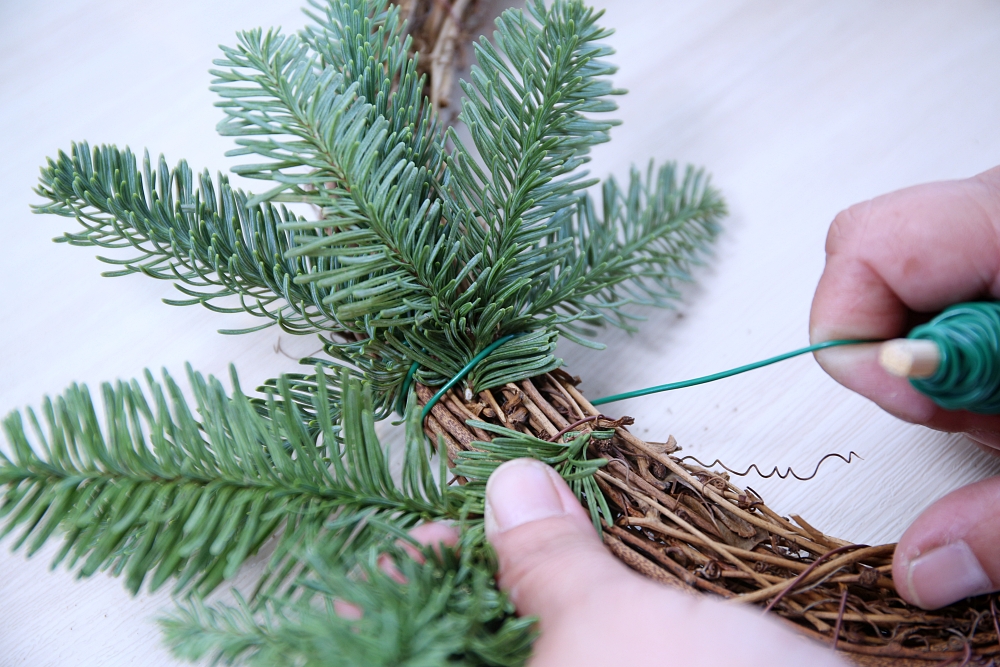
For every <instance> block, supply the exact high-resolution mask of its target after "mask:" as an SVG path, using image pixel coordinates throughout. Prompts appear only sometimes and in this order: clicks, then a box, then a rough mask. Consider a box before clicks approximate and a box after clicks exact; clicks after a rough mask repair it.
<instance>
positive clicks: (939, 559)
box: [892, 477, 1000, 609]
mask: <svg viewBox="0 0 1000 667" xmlns="http://www.w3.org/2000/svg"><path fill="white" fill-rule="evenodd" d="M892 578H893V581H895V582H896V589H897V590H898V591H899V594H900V595H901V596H903V598H905V599H906V600H907V601H908V602H911V603H912V604H915V605H917V606H919V607H923V608H924V609H936V608H938V607H943V606H945V605H947V604H951V603H952V602H957V601H958V600H961V599H963V598H967V597H970V596H973V595H980V594H983V593H990V592H992V591H996V590H1000V477H992V478H990V479H985V480H983V481H981V482H976V483H975V484H970V485H969V486H966V487H964V488H961V489H959V490H957V491H953V492H952V493H949V494H948V495H946V496H945V497H944V498H942V499H941V500H939V501H937V502H936V503H934V504H933V505H931V506H930V507H929V508H928V509H927V510H925V511H924V513H923V514H921V515H920V516H919V517H917V520H916V521H914V522H913V525H911V526H910V527H909V528H908V529H907V530H906V532H905V533H903V537H902V538H901V539H900V540H899V546H897V547H896V555H895V557H894V558H893V563H892Z"/></svg>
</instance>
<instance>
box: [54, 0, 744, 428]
mask: <svg viewBox="0 0 1000 667" xmlns="http://www.w3.org/2000/svg"><path fill="white" fill-rule="evenodd" d="M314 6H315V9H316V11H315V12H314V13H312V14H311V16H312V17H313V19H314V23H313V24H312V25H310V26H308V27H307V28H306V29H305V30H303V31H302V32H300V33H299V34H298V35H281V34H280V33H278V32H273V31H272V32H263V31H261V30H254V31H250V32H246V33H242V34H241V35H240V44H239V46H237V47H235V48H224V53H225V56H226V57H225V58H224V59H221V60H219V61H217V65H218V67H219V69H216V70H214V73H215V75H216V77H217V78H216V82H215V85H214V86H213V88H214V90H216V92H218V93H219V94H220V95H221V96H222V98H223V100H222V102H220V103H219V104H220V106H221V107H222V109H223V110H224V112H225V113H226V115H227V117H226V119H225V120H223V121H222V123H220V125H219V129H220V131H221V132H223V133H224V134H227V135H230V136H234V137H235V138H236V141H237V144H238V145H239V148H238V149H236V150H235V151H233V152H232V153H231V154H232V155H239V156H243V155H251V154H252V155H256V156H258V157H259V158H262V160H263V161H261V162H257V163H254V164H244V165H240V166H238V167H236V171H237V172H238V173H241V174H243V175H246V176H250V177H253V178H258V179H265V180H269V181H271V182H272V183H274V187H272V188H271V189H270V190H268V191H266V192H265V193H264V194H263V195H259V196H256V197H248V196H246V195H243V194H242V193H239V192H234V191H232V190H231V189H230V188H229V187H228V185H226V184H225V183H224V182H221V183H220V184H219V186H218V189H219V190H220V191H221V192H220V195H219V201H218V204H216V203H215V199H216V197H215V196H214V186H212V184H211V183H210V181H208V179H207V178H206V177H203V178H202V185H201V194H199V193H198V191H197V190H196V189H194V188H193V187H192V183H191V181H192V176H191V174H190V171H189V170H188V169H187V167H186V166H185V165H183V164H182V165H181V166H180V167H179V168H178V169H177V170H176V171H175V172H174V173H169V172H168V170H166V169H165V167H164V166H163V164H162V162H161V166H160V169H159V170H158V172H157V173H158V176H157V174H154V173H153V171H152V170H151V169H149V168H148V167H146V168H145V169H144V171H143V173H142V174H140V173H139V170H138V169H137V168H136V166H135V164H134V162H135V160H134V158H132V157H131V154H130V153H128V152H127V151H126V152H124V153H119V152H118V151H116V150H114V149H97V150H95V152H94V157H93V158H90V157H89V156H87V155H86V147H85V146H81V147H78V148H77V149H75V150H74V154H73V156H72V157H69V156H64V155H60V158H59V159H58V160H57V161H55V162H53V163H50V165H49V167H48V169H46V170H44V171H43V176H42V183H41V185H40V188H39V192H40V193H41V194H42V195H43V196H45V197H46V198H48V199H49V200H50V203H49V204H46V205H43V206H41V207H39V210H40V211H44V212H53V213H58V214H61V215H67V216H72V217H76V218H77V219H79V220H80V222H81V223H82V224H83V225H84V227H85V230H84V232H82V233H71V234H67V236H66V237H65V238H66V239H67V240H69V241H70V242H72V243H77V244H96V245H103V246H105V247H122V246H128V245H131V246H134V247H136V248H138V249H139V250H140V251H141V253H142V254H141V255H140V256H139V257H136V258H131V259H126V260H111V261H118V262H121V264H122V266H124V268H123V271H125V272H128V271H143V272H145V273H148V274H150V275H153V276H155V277H160V278H170V279H174V280H175V281H177V282H178V283H179V285H178V286H179V287H180V288H181V289H182V291H184V292H185V294H186V295H187V296H189V297H190V298H189V299H186V300H179V301H175V303H203V304H205V305H208V306H209V307H212V308H215V309H220V310H227V309H229V308H227V306H225V305H222V304H220V303H218V299H220V298H221V297H227V296H229V297H231V296H237V297H238V298H239V299H240V304H239V306H240V307H242V308H243V309H245V310H247V311H249V312H252V313H254V314H256V315H261V316H265V317H268V318H269V319H271V320H272V321H276V322H278V323H279V324H281V325H282V326H283V327H284V328H285V329H287V330H289V331H293V332H296V333H308V332H322V333H323V334H324V336H325V338H324V340H325V346H326V348H325V349H326V353H327V355H328V357H329V358H328V359H326V361H325V362H324V361H319V362H320V363H326V364H331V363H332V364H342V365H346V366H347V367H350V368H353V369H355V370H357V371H358V372H360V373H361V374H362V375H363V376H364V377H365V378H366V379H367V380H368V381H369V382H370V383H371V386H372V391H373V396H374V402H375V406H376V410H377V414H378V416H379V418H382V417H385V416H386V415H387V414H388V413H389V411H390V409H391V406H392V405H394V404H395V403H396V402H397V399H398V393H399V391H400V389H401V385H402V383H403V379H404V377H405V376H406V374H407V372H408V371H409V370H410V368H411V367H412V365H413V364H414V362H416V363H417V365H418V367H419V370H418V371H417V375H416V379H417V381H419V382H422V383H424V384H426V385H430V386H438V385H441V384H443V383H444V382H446V381H447V380H448V379H449V378H451V377H452V376H453V375H455V373H456V372H457V371H458V370H459V369H460V368H462V367H463V366H465V364H467V363H468V361H469V360H470V359H472V358H473V357H475V356H476V355H477V354H479V352H481V351H482V350H483V349H485V348H486V347H487V346H488V345H490V344H491V343H492V342H493V341H494V340H497V339H498V338H500V337H502V336H506V335H509V334H521V335H520V336H518V337H517V338H514V339H512V340H510V341H509V342H508V343H506V344H504V346H503V347H501V348H500V349H499V350H497V352H496V353H495V354H494V355H492V356H491V357H490V358H489V359H486V360H484V361H483V362H481V363H480V364H479V366H478V367H477V368H476V369H474V370H473V371H472V372H471V373H470V374H469V376H468V380H467V381H468V383H469V386H470V389H472V390H474V391H479V390H482V389H486V388H490V387H495V386H498V385H502V384H504V383H507V382H512V381H518V380H521V379H524V378H526V377H530V376H532V375H537V374H540V373H544V372H546V371H550V370H552V369H554V368H556V367H558V366H559V365H560V364H561V361H560V360H559V359H557V358H556V357H555V355H554V351H555V344H556V341H557V339H558V337H559V336H560V335H562V336H566V337H568V338H570V339H572V340H575V341H577V342H580V343H583V344H589V345H594V344H593V343H592V341H590V340H589V339H588V337H589V331H588V330H587V329H585V328H584V326H583V325H588V324H589V325H592V324H601V323H604V322H607V323H611V324H615V325H618V326H624V327H626V328H628V327H629V326H630V325H629V320H630V319H633V318H634V317H635V315H634V314H633V313H631V312H630V311H629V309H628V307H629V306H630V305H632V304H636V303H641V304H655V305H664V304H665V303H667V302H668V301H669V299H670V298H672V297H674V296H675V295H676V292H675V291H674V284H675V282H676V281H677V280H683V279H684V278H685V277H686V275H687V269H688V267H689V266H690V264H691V263H692V262H697V261H698V260H699V258H700V257H701V256H703V255H704V253H705V250H706V247H707V244H708V243H709V242H710V241H711V240H712V239H713V238H714V236H715V234H716V232H717V220H718V219H719V217H720V216H721V215H723V214H724V212H725V209H724V206H723V204H722V201H721V199H720V198H719V196H718V193H717V192H716V191H715V190H714V189H713V188H712V187H711V186H710V185H709V184H708V182H707V178H705V176H704V174H703V173H702V172H701V171H698V170H690V169H689V170H688V171H687V172H685V175H684V176H683V177H678V176H677V174H676V173H675V169H674V167H673V166H671V165H668V166H666V167H664V168H662V169H661V170H660V171H659V172H658V173H657V175H656V176H655V177H654V176H653V175H652V173H651V174H649V175H648V176H647V177H646V178H645V179H643V178H640V177H639V176H637V175H635V174H633V176H632V178H631V180H630V183H629V186H628V188H627V189H626V190H622V189H621V188H619V186H618V185H617V184H616V182H615V181H614V180H613V179H609V180H608V181H607V182H606V183H605V184H604V188H603V202H602V203H601V204H600V205H596V204H595V203H593V202H592V201H591V199H590V197H589V195H588V194H587V192H586V189H587V188H588V187H589V186H590V185H593V184H594V183H596V181H594V180H592V179H588V178H587V175H586V172H585V171H583V170H582V166H583V165H584V163H585V162H586V161H587V160H588V159H589V158H588V152H589V150H590V147H591V146H593V145H594V144H596V143H600V142H603V141H606V140H607V138H608V131H609V130H610V128H611V127H612V126H614V125H615V124H616V123H617V121H614V120H612V119H607V118H605V117H604V116H605V114H606V113H607V112H609V111H612V110H614V109H615V105H614V104H613V103H612V102H611V101H610V96H613V95H616V94H620V93H621V92H622V91H618V90H615V89H614V88H613V87H612V85H611V82H610V79H609V76H610V75H611V74H612V73H613V72H614V69H615V68H614V67H613V66H612V65H610V64H608V63H607V62H605V60H604V59H605V58H606V57H607V56H608V55H609V54H611V52H612V51H611V49H610V48H609V47H607V46H606V45H604V44H603V43H602V40H603V39H605V38H606V37H607V35H608V34H610V33H609V31H608V30H606V29H604V28H602V27H600V26H599V25H598V19H599V17H600V13H599V12H595V11H593V10H591V9H589V8H587V7H585V6H584V5H583V4H582V3H580V2H575V1H571V0H560V1H559V2H555V3H553V5H552V6H551V7H549V8H546V7H545V6H544V5H543V4H542V3H541V2H539V1H537V0H534V1H533V2H530V3H529V4H528V9H527V12H522V11H514V10H512V11H508V12H505V13H504V14H503V16H502V17H501V18H500V19H499V20H498V22H497V28H498V30H497V33H496V45H495V46H494V45H493V44H490V43H489V42H487V41H483V42H481V43H480V44H479V45H477V60H478V65H477V66H476V67H474V68H473V74H472V82H471V83H469V84H465V86H464V89H465V91H466V93H467V95H468V99H467V100H466V101H465V103H464V105H463V110H462V114H461V116H460V118H461V119H462V120H463V121H464V122H465V123H466V124H467V126H468V127H469V130H470V132H471V135H472V139H473V144H474V146H472V147H468V146H465V145H464V144H463V143H462V142H461V141H460V139H459V138H458V136H457V135H456V134H455V133H453V132H452V133H450V135H449V137H450V140H451V142H452V143H453V144H454V147H455V148H454V151H453V152H452V153H451V154H450V155H449V154H448V152H447V150H446V145H445V140H444V137H443V136H442V135H441V133H440V132H439V131H438V129H437V126H436V121H435V120H434V117H433V113H432V112H431V111H430V110H429V109H428V106H427V101H426V99H424V98H423V97H422V90H423V81H422V79H421V78H420V77H419V76H417V73H416V71H417V70H416V60H415V58H414V57H412V56H411V55H410V54H409V53H408V44H409V42H408V41H407V39H406V38H405V37H404V32H405V31H404V29H403V27H402V24H401V22H400V17H399V11H398V8H396V7H389V6H388V5H387V2H386V1H385V0H329V2H326V3H320V2H318V1H317V2H316V3H315V5H314ZM477 158H479V159H482V160H483V163H484V164H483V165H482V166H480V164H479V163H478V162H477ZM171 183H173V184H174V187H175V188H176V191H177V194H176V197H175V198H174V196H173V195H171V193H170V190H171V187H170V184H171ZM270 201H297V202H308V203H312V204H315V205H317V206H318V207H319V210H320V211H321V215H320V217H319V219H317V220H306V219H302V218H298V217H295V216H292V215H290V214H288V213H285V212H283V211H279V210H276V209H274V208H272V207H271V205H270V203H269V202H270ZM258 205H259V206H258ZM317 361H318V360H309V362H310V363H317ZM334 375H335V376H336V375H338V374H336V373H335V374H334ZM314 384H315V379H314V378H310V377H304V378H302V382H301V383H300V384H299V385H298V388H299V391H300V392H302V393H306V394H308V393H309V392H311V391H312V390H313V389H312V387H313V386H314ZM308 403H309V401H305V402H304V403H303V407H306V406H307V405H308Z"/></svg>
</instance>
